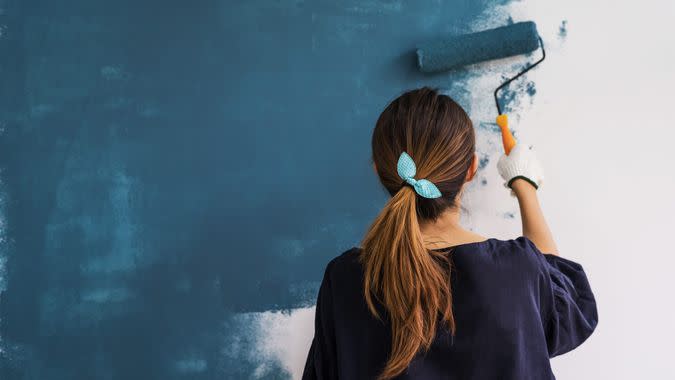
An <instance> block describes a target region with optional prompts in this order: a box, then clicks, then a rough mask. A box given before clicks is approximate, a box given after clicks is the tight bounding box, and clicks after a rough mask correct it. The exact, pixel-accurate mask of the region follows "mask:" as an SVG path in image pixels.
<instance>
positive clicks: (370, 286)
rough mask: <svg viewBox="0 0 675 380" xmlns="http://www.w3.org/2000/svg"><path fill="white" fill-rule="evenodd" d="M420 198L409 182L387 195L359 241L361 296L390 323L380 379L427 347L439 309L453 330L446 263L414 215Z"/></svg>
mask: <svg viewBox="0 0 675 380" xmlns="http://www.w3.org/2000/svg"><path fill="white" fill-rule="evenodd" d="M417 203H418V198H417V195H416V193H415V190H414V189H413V188H412V187H410V186H403V187H401V188H400V189H399V190H398V191H397V192H396V193H395V194H393V196H392V197H391V198H390V199H389V201H388V202H387V204H386V205H385V207H384V209H383V210H382V211H381V212H380V214H379V215H378V216H377V218H376V219H375V221H374V222H373V223H372V225H371V226H370V228H369V229H368V232H367V233H366V235H365V237H364V239H363V241H362V248H363V250H362V254H361V256H360V257H359V259H360V261H361V263H362V264H363V268H364V274H365V276H364V291H365V293H364V296H365V300H366V303H367V305H368V309H369V310H370V312H371V313H372V314H373V315H374V316H375V317H376V318H378V319H382V317H381V316H380V315H379V313H378V312H377V309H376V307H375V299H377V300H378V301H379V302H380V303H381V304H383V305H384V307H385V309H386V310H387V314H388V318H389V321H390V323H391V329H392V339H391V353H390V356H389V358H388V360H387V363H386V365H385V367H384V369H383V371H382V372H381V373H380V375H379V376H378V380H386V379H391V378H393V377H395V376H397V375H399V374H400V373H401V372H403V371H404V370H405V369H406V368H407V367H408V365H409V364H410V362H411V361H412V360H413V358H414V357H415V355H416V354H417V353H418V351H419V350H420V349H423V350H425V351H426V350H428V349H429V348H430V347H431V344H432V343H433V341H434V339H435V335H436V327H437V323H438V322H439V315H441V316H442V321H443V322H444V323H446V324H447V327H448V328H449V330H450V331H451V332H452V334H454V333H455V320H454V317H453V313H452V292H451V286H450V264H449V261H448V260H446V259H445V256H444V255H443V254H441V253H440V252H435V251H433V250H431V251H430V250H427V249H426V248H425V246H424V242H423V239H422V233H421V230H420V224H419V220H418V215H417V206H418V205H417Z"/></svg>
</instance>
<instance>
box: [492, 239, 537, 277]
mask: <svg viewBox="0 0 675 380" xmlns="http://www.w3.org/2000/svg"><path fill="white" fill-rule="evenodd" d="M493 240H494V241H495V246H496V247H497V248H496V250H497V252H499V253H500V254H504V255H508V256H509V258H512V259H513V260H517V262H518V264H519V265H520V266H521V268H522V269H525V268H526V267H529V268H531V269H532V270H533V272H534V273H538V272H539V271H540V270H541V268H542V265H543V264H544V263H545V261H546V258H545V257H544V256H547V255H544V254H543V253H542V252H541V251H539V249H538V248H537V246H536V245H535V244H534V243H533V242H532V240H530V239H529V238H527V237H526V236H519V237H517V238H514V239H508V240H500V239H493Z"/></svg>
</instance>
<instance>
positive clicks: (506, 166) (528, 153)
mask: <svg viewBox="0 0 675 380" xmlns="http://www.w3.org/2000/svg"><path fill="white" fill-rule="evenodd" d="M497 170H498V171H499V175H501V176H502V178H503V179H504V181H505V182H504V186H505V187H508V188H511V189H512V190H513V186H512V184H513V183H514V181H515V180H516V179H524V180H525V181H527V182H529V183H530V184H531V185H532V186H533V187H534V188H535V189H538V188H539V186H541V183H542V181H543V179H544V171H543V169H542V168H541V165H540V164H539V160H538V159H537V156H536V154H535V153H534V150H533V149H532V147H531V146H527V145H524V144H523V143H517V144H516V146H515V147H514V148H513V149H512V150H511V153H510V154H509V155H508V156H507V155H506V154H504V155H502V156H501V157H500V158H499V161H498V162H497ZM511 195H513V196H515V195H516V194H515V192H513V191H511Z"/></svg>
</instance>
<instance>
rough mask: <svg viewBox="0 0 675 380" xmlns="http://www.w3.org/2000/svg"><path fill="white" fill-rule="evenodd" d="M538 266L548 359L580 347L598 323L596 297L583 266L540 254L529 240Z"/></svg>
mask: <svg viewBox="0 0 675 380" xmlns="http://www.w3.org/2000/svg"><path fill="white" fill-rule="evenodd" d="M528 244H529V246H530V248H531V249H532V250H533V251H534V253H535V254H536V255H537V257H538V261H539V264H540V268H541V272H540V282H539V286H540V294H539V296H540V312H541V316H542V326H543V327H544V332H545V335H546V344H547V346H548V353H549V357H550V358H553V357H555V356H558V355H562V354H564V353H567V352H569V351H571V350H573V349H574V348H576V347H578V346H579V345H580V344H582V343H583V342H584V341H585V340H586V339H587V338H588V337H589V336H590V335H591V334H592V333H593V331H594V330H595V327H596V326H597V324H598V311H597V306H596V303H595V297H594V295H593V291H592V290H591V286H590V284H589V282H588V278H587V276H586V273H585V272H584V269H583V267H582V266H581V265H580V264H578V263H576V262H574V261H572V260H569V259H565V258H563V257H560V256H556V255H551V254H542V253H541V252H540V251H539V250H538V249H537V247H536V246H535V245H534V243H532V242H531V241H529V240H528Z"/></svg>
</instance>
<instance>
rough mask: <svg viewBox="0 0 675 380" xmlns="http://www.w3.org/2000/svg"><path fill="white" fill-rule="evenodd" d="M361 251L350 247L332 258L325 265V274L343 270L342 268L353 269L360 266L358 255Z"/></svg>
mask: <svg viewBox="0 0 675 380" xmlns="http://www.w3.org/2000/svg"><path fill="white" fill-rule="evenodd" d="M360 252H361V249H360V248H358V247H351V248H349V249H347V250H345V251H343V252H342V253H340V254H339V255H337V256H335V257H333V258H332V259H331V260H330V261H329V262H328V264H327V265H326V273H332V272H335V271H341V270H344V268H350V267H354V266H355V265H360V263H359V254H360Z"/></svg>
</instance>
